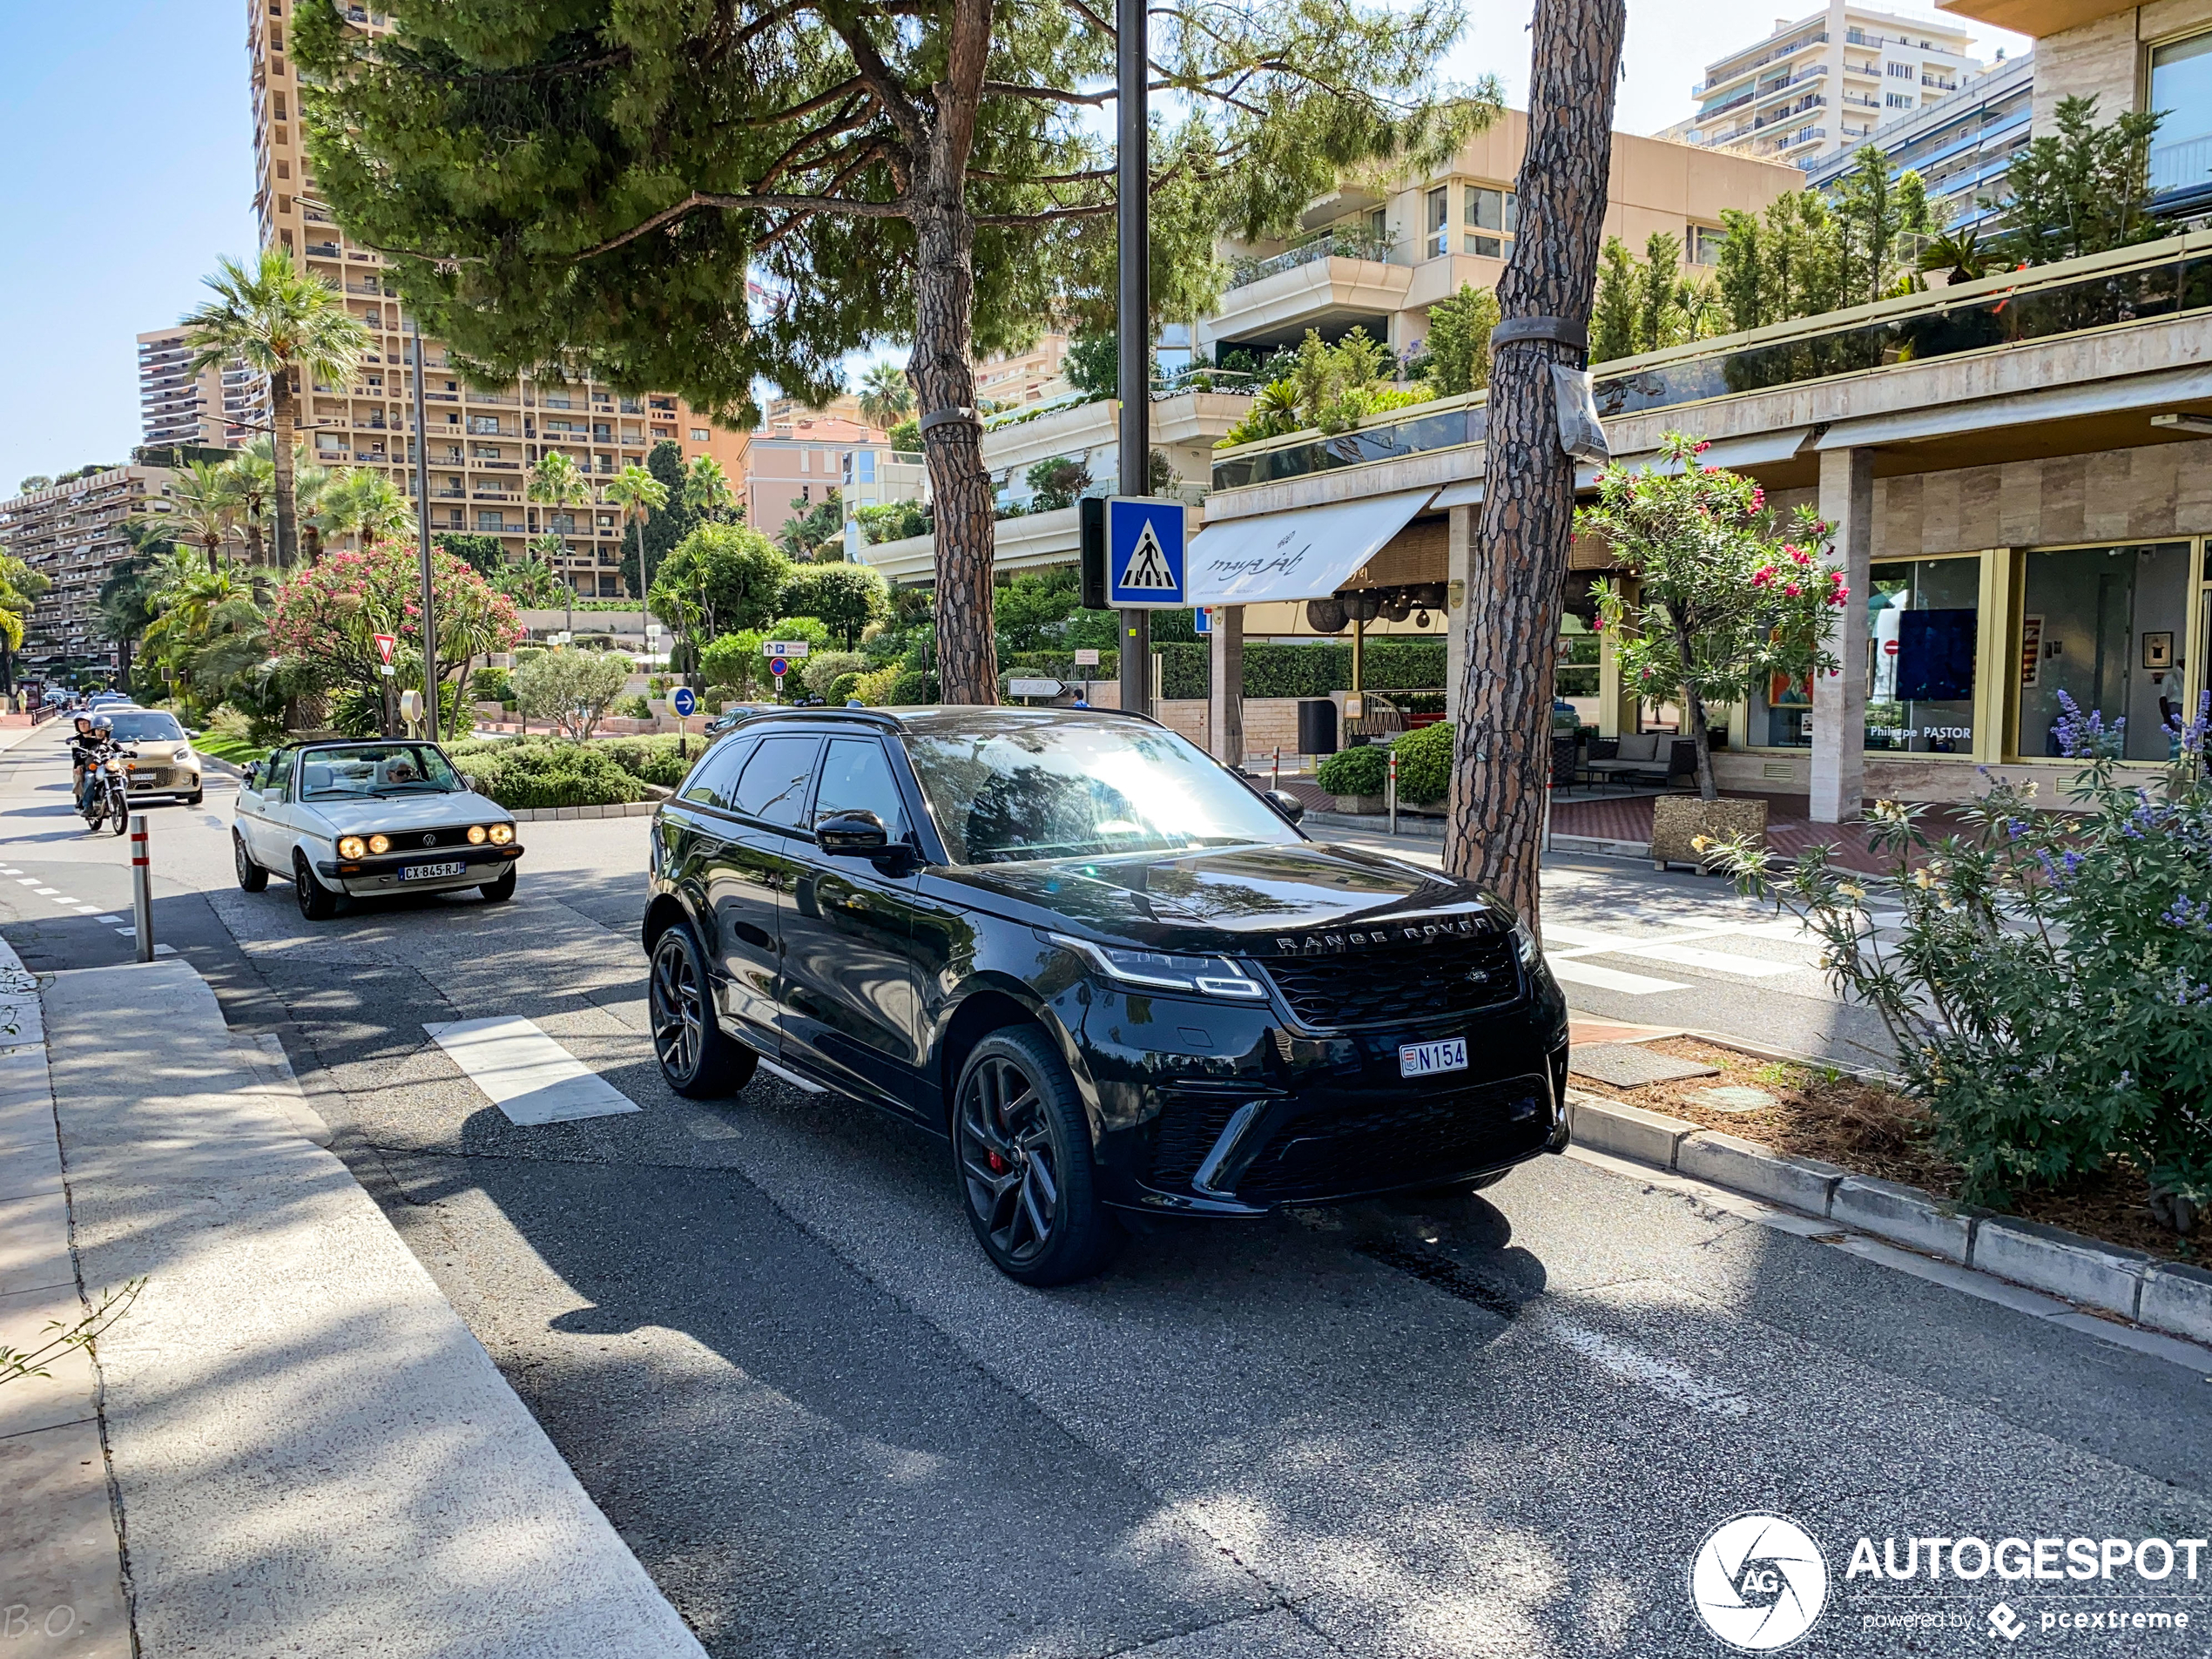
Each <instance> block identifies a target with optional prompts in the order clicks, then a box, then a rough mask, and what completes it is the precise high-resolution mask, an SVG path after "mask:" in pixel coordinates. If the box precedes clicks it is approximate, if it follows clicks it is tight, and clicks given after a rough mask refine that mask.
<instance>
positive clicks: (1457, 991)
mask: <svg viewBox="0 0 2212 1659" xmlns="http://www.w3.org/2000/svg"><path fill="white" fill-rule="evenodd" d="M1259 966H1260V968H1262V969H1263V970H1264V971H1265V973H1266V974H1267V976H1268V978H1269V979H1271V980H1272V981H1274V982H1275V988H1276V989H1277V990H1278V991H1280V992H1281V993H1282V994H1283V1000H1284V1001H1285V1002H1287V1003H1289V1004H1290V1005H1291V1013H1293V1014H1294V1015H1297V1016H1298V1022H1299V1023H1300V1024H1301V1025H1304V1026H1306V1027H1308V1028H1311V1029H1313V1030H1317V1031H1334V1030H1339V1029H1341V1028H1345V1027H1347V1026H1359V1025H1376V1024H1379V1023H1381V1022H1386V1021H1404V1020H1407V1019H1420V1018H1423V1017H1426V1016H1428V1015H1440V1014H1472V1013H1474V1012H1475V1011H1476V1010H1477V1009H1480V1008H1495V1007H1498V1006H1500V1005H1501V1004H1503V1003H1507V1002H1510V1001H1513V1000H1514V998H1515V997H1517V996H1519V995H1521V972H1520V964H1519V963H1518V962H1516V961H1514V948H1513V936H1512V934H1507V933H1502V932H1500V933H1488V932H1485V933H1479V934H1472V935H1466V936H1456V937H1453V938H1448V939H1446V938H1440V939H1437V940H1435V941H1424V942H1422V943H1420V944H1398V945H1383V946H1379V947H1370V948H1367V949H1365V950H1352V951H1346V952H1345V953H1343V954H1312V955H1305V954H1301V955H1297V956H1292V955H1288V954H1285V955H1278V956H1264V957H1261V958H1260V959H1259Z"/></svg>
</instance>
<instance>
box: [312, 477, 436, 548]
mask: <svg viewBox="0 0 2212 1659" xmlns="http://www.w3.org/2000/svg"><path fill="white" fill-rule="evenodd" d="M320 505H321V510H322V516H323V520H324V522H325V523H326V524H327V525H328V527H329V528H330V529H332V530H333V531H334V532H336V533H337V534H339V535H341V536H347V535H350V536H354V537H355V538H356V539H357V540H358V541H359V543H360V544H361V551H362V552H364V553H367V552H368V551H370V550H372V549H374V547H375V545H376V544H377V543H379V542H381V541H385V540H387V539H389V538H395V537H398V536H411V535H413V534H414V532H415V509H414V508H413V507H411V506H409V505H408V499H407V497H406V496H403V495H401V493H400V487H399V486H398V485H397V484H395V483H394V482H392V480H391V478H390V476H389V475H388V474H385V473H381V472H378V471H375V470H374V469H372V468H368V467H360V468H356V469H354V470H352V471H350V472H347V473H345V474H343V475H341V476H340V477H339V478H338V479H337V480H336V481H335V482H332V483H331V484H329V485H327V486H326V487H325V489H324V490H323V493H322V501H321V503H320Z"/></svg>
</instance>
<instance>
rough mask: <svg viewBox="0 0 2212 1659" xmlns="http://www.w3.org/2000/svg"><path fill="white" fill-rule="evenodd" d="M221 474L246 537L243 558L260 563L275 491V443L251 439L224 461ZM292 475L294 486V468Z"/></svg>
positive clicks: (295, 486)
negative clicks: (244, 555) (228, 488)
mask: <svg viewBox="0 0 2212 1659" xmlns="http://www.w3.org/2000/svg"><path fill="white" fill-rule="evenodd" d="M223 475H224V478H225V481H226V482H227V483H228V484H229V485H230V491H231V501H232V504H233V510H234V512H235V514H236V516H237V518H238V524H239V529H240V530H242V531H243V532H244V533H245V536H246V561H247V563H252V564H259V563H261V554H262V552H263V550H264V548H265V547H266V539H265V537H264V536H263V534H262V532H263V530H264V529H265V528H266V526H267V523H268V520H269V508H270V506H271V504H272V502H273V497H274V496H275V494H276V454H275V446H274V445H273V443H272V442H270V441H269V439H268V438H267V437H266V436H263V437H259V438H256V439H254V440H253V442H251V443H249V444H247V445H246V448H243V449H241V450H240V451H239V453H238V454H237V455H235V456H233V458H232V459H231V460H229V461H226V462H224V463H223ZM293 477H294V481H295V482H294V489H297V482H296V481H297V478H298V473H297V471H296V469H295V471H294V474H293Z"/></svg>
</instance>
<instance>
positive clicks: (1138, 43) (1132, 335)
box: [1114, 0, 1152, 714]
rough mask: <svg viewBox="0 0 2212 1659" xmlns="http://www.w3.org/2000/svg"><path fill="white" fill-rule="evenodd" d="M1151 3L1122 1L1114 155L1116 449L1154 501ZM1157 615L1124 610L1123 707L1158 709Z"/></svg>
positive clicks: (1136, 491)
mask: <svg viewBox="0 0 2212 1659" xmlns="http://www.w3.org/2000/svg"><path fill="white" fill-rule="evenodd" d="M1145 3H1146V0H1118V3H1117V4H1116V8H1115V19H1114V21H1115V41H1114V59H1115V81H1116V119H1117V121H1118V123H1119V131H1118V136H1117V138H1116V145H1115V152H1114V165H1115V172H1116V181H1115V183H1116V190H1117V192H1119V195H1118V201H1117V206H1116V215H1115V225H1116V232H1117V237H1116V239H1117V241H1118V243H1119V249H1118V253H1119V260H1120V276H1121V281H1120V285H1119V286H1120V292H1119V294H1118V303H1117V304H1116V333H1117V336H1118V345H1119V348H1120V350H1119V359H1120V361H1119V364H1118V368H1119V370H1120V374H1119V377H1118V378H1119V380H1120V382H1121V394H1122V418H1121V427H1120V434H1119V438H1118V441H1117V448H1119V451H1120V459H1119V462H1118V463H1117V465H1118V470H1119V472H1120V474H1121V480H1120V483H1119V485H1118V486H1117V488H1118V490H1119V493H1120V494H1122V495H1124V496H1149V495H1150V494H1151V493H1152V492H1151V490H1150V489H1149V488H1148V487H1147V486H1149V485H1150V482H1151V472H1152V377H1151V357H1152V353H1151V344H1152V303H1151V294H1150V276H1151V273H1150V270H1149V269H1148V267H1147V264H1146V261H1147V260H1149V258H1150V251H1151V212H1150V207H1151V198H1150V192H1151V187H1152V179H1151V162H1150V154H1149V152H1150V135H1149V134H1148V132H1147V131H1146V127H1145V115H1146V109H1145V92H1144V83H1145V78H1146V74H1147V71H1148V65H1147V61H1146V60H1147V59H1148V58H1149V57H1150V56H1151V54H1150V52H1149V51H1146V50H1145V38H1146V31H1145V24H1144V10H1145ZM1151 659H1152V613H1151V612H1150V611H1149V610H1124V611H1123V612H1122V672H1121V678H1122V706H1123V708H1124V709H1127V710H1130V711H1132V712H1134V713H1137V714H1150V712H1151V711H1152V660H1151Z"/></svg>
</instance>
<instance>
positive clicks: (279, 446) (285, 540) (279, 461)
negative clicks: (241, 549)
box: [269, 368, 300, 570]
mask: <svg viewBox="0 0 2212 1659" xmlns="http://www.w3.org/2000/svg"><path fill="white" fill-rule="evenodd" d="M269 435H270V439H271V448H272V450H273V453H272V454H271V455H270V457H269V460H270V462H271V464H272V465H273V468H274V470H275V475H276V562H277V569H278V570H288V569H289V568H290V567H291V564H292V560H293V554H294V553H296V552H297V551H298V550H299V546H300V521H299V502H297V501H295V500H294V499H293V494H292V489H293V474H292V371H291V370H290V369H289V368H280V369H279V370H277V372H276V373H275V374H272V375H270V376H269Z"/></svg>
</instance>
